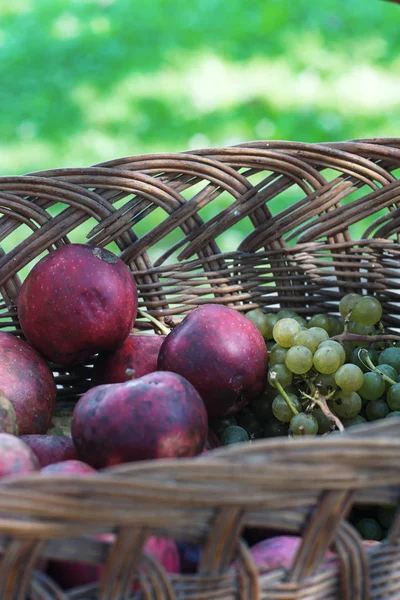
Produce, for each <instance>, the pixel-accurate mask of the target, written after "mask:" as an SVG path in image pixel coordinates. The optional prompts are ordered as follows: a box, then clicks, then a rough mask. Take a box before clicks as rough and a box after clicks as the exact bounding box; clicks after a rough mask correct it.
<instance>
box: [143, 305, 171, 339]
mask: <svg viewBox="0 0 400 600" xmlns="http://www.w3.org/2000/svg"><path fill="white" fill-rule="evenodd" d="M138 315H140V316H141V317H143V318H144V319H148V320H149V321H150V322H151V323H153V325H155V326H156V327H157V328H158V329H159V330H160V331H161V333H163V334H164V335H168V334H169V333H170V332H171V329H169V328H168V327H166V326H165V325H164V324H163V323H161V321H159V320H158V319H156V318H155V317H153V315H151V314H150V313H148V312H146V311H144V310H140V309H139V310H138Z"/></svg>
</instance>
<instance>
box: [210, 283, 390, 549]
mask: <svg viewBox="0 0 400 600" xmlns="http://www.w3.org/2000/svg"><path fill="white" fill-rule="evenodd" d="M382 312H383V311H382V305H381V303H380V301H379V300H378V299H377V298H375V297H373V296H361V295H360V294H355V293H351V294H347V295H345V296H343V298H342V299H341V301H340V303H339V316H333V315H328V314H322V313H321V314H319V313H318V314H315V315H313V316H312V317H311V318H309V319H305V318H303V317H302V316H300V315H299V314H297V313H296V312H294V311H290V310H281V311H279V312H278V313H264V312H263V311H262V310H260V309H254V310H251V311H249V312H247V313H246V316H247V317H248V318H249V319H250V320H251V321H252V322H253V323H254V324H255V325H256V326H257V328H258V329H259V331H260V332H261V334H262V335H263V337H264V339H265V340H266V344H267V347H268V350H269V361H268V363H269V364H268V385H267V387H266V389H265V390H264V393H263V394H262V395H261V396H259V397H257V398H256V399H255V400H253V401H252V403H251V404H250V405H248V406H247V407H246V408H244V409H242V410H241V411H240V413H238V414H236V415H234V416H233V415H230V416H227V417H225V418H222V419H218V420H214V421H213V422H211V426H212V427H213V429H214V430H215V431H216V433H217V434H218V435H219V436H220V438H221V441H222V443H223V444H224V445H225V444H233V443H237V442H242V441H249V440H250V441H251V440H253V439H257V438H263V437H273V436H290V437H294V438H297V437H300V436H316V435H331V434H334V433H338V432H340V431H344V430H345V429H347V428H348V427H352V426H354V425H358V424H361V423H365V422H367V421H374V420H377V419H382V418H389V417H398V416H400V344H399V342H400V337H399V338H398V340H396V339H395V338H396V337H397V336H396V335H394V334H391V332H387V331H386V330H385V328H384V326H383V324H382V322H381V318H382ZM388 334H391V335H388ZM396 344H399V345H396ZM386 512H387V511H386ZM389 512H390V511H389ZM381 513H382V514H386V513H384V511H383V512H382V510H381V512H380V513H379V514H381ZM361 517H362V518H358V517H357V518H358V520H357V518H356V517H354V519H355V521H354V522H355V525H356V526H357V527H358V528H359V530H360V532H361V534H362V535H364V537H366V536H367V535H369V536H372V535H373V536H375V537H373V538H372V537H370V538H369V539H380V538H379V536H380V535H383V533H382V532H384V531H385V526H384V524H382V523H381V522H380V520H379V515H375V516H374V515H373V514H372V515H371V514H369V515H368V516H367V517H365V516H362V515H361ZM371 521H372V524H371ZM359 522H360V524H358V523H359ZM385 523H386V521H385ZM374 528H375V530H374ZM373 530H374V531H373ZM379 531H380V532H381V533H379Z"/></svg>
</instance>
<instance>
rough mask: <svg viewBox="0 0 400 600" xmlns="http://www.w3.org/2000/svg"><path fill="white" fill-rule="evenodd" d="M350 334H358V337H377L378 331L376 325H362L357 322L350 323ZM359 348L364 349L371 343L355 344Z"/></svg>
mask: <svg viewBox="0 0 400 600" xmlns="http://www.w3.org/2000/svg"><path fill="white" fill-rule="evenodd" d="M349 333H357V334H358V335H365V336H369V335H375V334H376V329H375V327H374V325H361V323H357V322H356V321H349ZM355 343H356V344H357V345H358V346H363V347H364V348H365V347H366V346H368V345H369V344H370V342H355Z"/></svg>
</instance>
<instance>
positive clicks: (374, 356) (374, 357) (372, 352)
mask: <svg viewBox="0 0 400 600" xmlns="http://www.w3.org/2000/svg"><path fill="white" fill-rule="evenodd" d="M360 350H364V348H362V347H361V346H356V347H355V348H353V349H352V351H351V356H350V362H352V363H353V364H354V365H357V367H360V369H361V370H362V371H363V372H364V373H365V372H367V371H369V367H368V366H367V365H366V364H365V363H363V362H362V360H361V358H360ZM367 351H368V356H369V358H370V359H371V361H372V362H373V364H374V365H375V364H376V363H377V362H378V356H379V353H378V352H377V350H376V348H371V347H370V348H367Z"/></svg>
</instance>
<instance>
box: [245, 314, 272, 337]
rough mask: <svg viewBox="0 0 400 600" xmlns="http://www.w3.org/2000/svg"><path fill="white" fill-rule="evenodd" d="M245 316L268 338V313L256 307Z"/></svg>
mask: <svg viewBox="0 0 400 600" xmlns="http://www.w3.org/2000/svg"><path fill="white" fill-rule="evenodd" d="M245 316H246V317H247V318H248V319H250V321H251V322H252V323H253V324H254V325H255V326H256V327H257V329H258V331H259V332H260V333H261V335H262V336H263V337H264V338H266V337H267V334H268V322H267V315H266V314H265V313H264V312H263V311H262V310H261V308H254V309H252V310H249V311H248V312H247V313H246V314H245Z"/></svg>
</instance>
